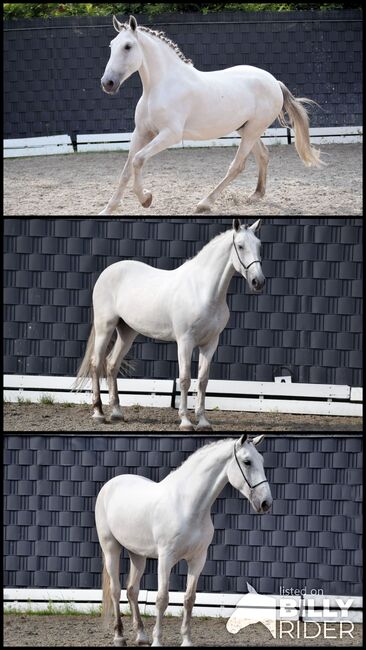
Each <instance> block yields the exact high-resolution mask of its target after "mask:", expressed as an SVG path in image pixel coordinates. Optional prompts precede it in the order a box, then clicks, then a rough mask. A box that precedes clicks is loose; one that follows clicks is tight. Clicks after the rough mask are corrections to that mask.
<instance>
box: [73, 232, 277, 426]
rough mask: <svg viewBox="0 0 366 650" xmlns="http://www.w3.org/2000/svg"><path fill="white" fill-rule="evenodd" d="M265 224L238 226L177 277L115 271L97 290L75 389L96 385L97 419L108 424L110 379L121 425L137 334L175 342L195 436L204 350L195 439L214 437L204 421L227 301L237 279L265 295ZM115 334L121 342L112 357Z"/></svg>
mask: <svg viewBox="0 0 366 650" xmlns="http://www.w3.org/2000/svg"><path fill="white" fill-rule="evenodd" d="M259 226H260V220H259V221H256V223H254V224H253V225H252V226H248V225H244V226H243V225H242V224H241V222H240V219H234V221H233V228H232V229H231V230H228V231H226V232H224V233H223V234H222V235H219V236H218V237H216V238H215V239H213V240H212V241H211V242H209V244H207V246H205V247H204V248H203V249H202V250H201V251H200V252H199V253H198V255H196V257H194V258H193V259H191V260H188V261H187V262H185V264H183V265H182V266H180V267H178V268H177V269H175V270H173V271H164V270H161V269H156V268H153V267H151V266H148V265H147V264H143V263H141V262H136V261H131V260H127V261H123V262H117V263H116V264H112V266H109V267H108V268H107V269H106V270H105V271H103V273H102V274H101V276H100V277H99V279H98V280H97V283H96V285H95V287H94V292H93V306H94V325H93V328H92V332H91V335H90V338H89V341H88V345H87V350H86V353H85V357H84V360H83V362H82V364H81V367H80V370H79V373H78V377H77V380H76V383H75V387H76V388H78V389H81V388H82V387H83V386H84V385H85V382H86V381H87V379H88V378H89V377H91V378H92V384H93V406H94V413H93V418H94V419H96V420H98V421H100V422H104V421H105V420H104V413H103V406H102V401H101V395H100V383H99V382H100V378H101V377H102V376H104V377H106V378H107V382H108V387H109V396H110V405H111V407H112V420H121V419H123V416H122V411H121V408H120V403H119V396H118V387H117V376H118V373H119V371H120V369H121V366H122V365H123V360H124V358H125V356H126V354H127V353H128V352H129V350H130V348H131V346H132V344H133V342H134V340H135V338H136V337H137V336H138V334H143V335H144V336H148V337H150V338H153V339H158V340H161V341H176V342H177V345H178V361H179V373H180V387H181V403H180V409H179V416H180V418H181V424H180V430H181V431H194V427H193V424H192V422H191V420H190V419H189V414H188V393H189V389H190V385H191V364H192V354H193V350H194V349H195V348H199V352H200V356H199V372H198V398H197V407H196V417H197V420H198V424H197V431H212V427H211V424H210V423H209V421H208V420H207V418H206V413H205V411H206V407H205V400H206V391H207V385H208V380H209V373H210V365H211V361H212V358H213V356H214V354H215V352H216V349H217V346H218V343H219V337H220V335H221V333H222V332H223V330H224V329H225V327H226V325H227V323H228V321H229V317H230V311H229V307H228V304H227V293H228V289H229V285H230V282H231V279H232V277H233V275H234V274H235V273H236V272H238V273H240V275H241V276H242V277H243V278H244V279H245V280H246V281H247V284H248V286H249V289H250V290H251V291H252V293H254V294H260V293H261V292H262V291H263V287H264V284H265V277H264V275H263V271H262V258H261V242H260V240H259V239H258V238H257V237H256V233H257V231H258V229H259ZM114 332H116V333H117V340H116V342H115V344H114V345H113V347H112V348H111V349H110V347H109V344H110V341H111V339H112V336H113V334H114Z"/></svg>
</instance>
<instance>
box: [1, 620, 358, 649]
mask: <svg viewBox="0 0 366 650" xmlns="http://www.w3.org/2000/svg"><path fill="white" fill-rule="evenodd" d="M181 622H182V621H181V619H180V618H171V617H167V618H165V619H164V624H163V642H164V645H166V646H167V647H174V646H179V645H180V644H181V637H180V632H179V630H180V626H181ZM226 622H227V621H226V619H222V618H218V619H217V618H216V619H215V618H211V619H199V618H194V619H193V622H192V641H193V643H194V645H195V646H198V647H216V648H220V647H222V646H227V647H230V646H231V647H233V646H240V647H250V646H287V647H293V646H299V647H312V646H334V647H339V646H353V647H355V646H357V647H362V625H361V624H355V628H354V630H353V632H352V636H353V638H351V637H350V636H344V637H343V638H340V630H339V624H337V623H332V625H331V628H332V631H329V632H326V634H327V635H329V636H333V638H325V637H324V632H323V629H322V632H321V633H320V634H319V635H318V637H317V638H313V639H310V638H308V639H305V638H304V629H303V623H301V624H300V630H299V631H300V633H299V635H298V636H299V637H300V638H299V639H297V638H294V639H291V638H289V637H288V636H283V638H276V639H274V638H273V637H272V635H271V633H270V632H269V630H268V629H267V628H266V627H264V626H263V625H262V624H261V623H256V624H255V625H251V626H249V627H247V628H246V629H244V630H241V631H240V632H239V633H238V634H236V635H233V634H230V633H229V632H228V631H227V630H226ZM154 624H155V619H154V618H147V619H145V626H146V630H147V632H148V634H149V636H150V638H151V634H152V628H153V626H154ZM328 625H329V624H328ZM124 628H125V636H126V638H127V645H128V646H135V645H136V644H135V643H134V638H135V635H134V634H133V632H132V629H131V619H130V618H129V617H127V618H126V617H125V618H124ZM317 632H318V629H317V627H316V624H315V623H308V632H307V633H308V636H315V635H316V634H317ZM294 634H295V633H294ZM277 636H278V637H279V636H280V634H279V631H278V632H277ZM295 636H297V634H296V635H295ZM334 637H335V638H334ZM4 646H5V647H9V646H11V647H15V646H22V647H26V646H31V647H40V646H43V647H49V648H53V647H61V646H66V647H69V648H72V647H79V646H84V647H108V646H113V631H112V629H110V630H109V631H108V630H106V629H105V628H104V627H103V624H102V621H101V619H100V617H99V616H86V615H84V616H34V615H33V616H30V615H25V614H22V615H20V614H18V615H6V616H5V617H4Z"/></svg>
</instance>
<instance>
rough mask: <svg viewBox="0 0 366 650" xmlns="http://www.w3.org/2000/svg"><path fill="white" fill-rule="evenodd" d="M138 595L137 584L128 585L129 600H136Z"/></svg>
mask: <svg viewBox="0 0 366 650" xmlns="http://www.w3.org/2000/svg"><path fill="white" fill-rule="evenodd" d="M137 597H138V590H137V589H136V587H135V585H129V586H128V587H127V598H128V600H136V599H137Z"/></svg>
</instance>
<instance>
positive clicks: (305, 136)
mask: <svg viewBox="0 0 366 650" xmlns="http://www.w3.org/2000/svg"><path fill="white" fill-rule="evenodd" d="M278 83H279V84H280V86H281V90H282V93H283V107H282V110H281V112H280V114H279V116H278V121H279V123H280V124H281V125H282V126H284V127H288V126H289V125H290V126H292V128H293V129H294V131H295V147H296V150H297V153H298V154H299V156H300V158H301V160H302V161H303V162H304V163H305V165H307V166H308V167H312V166H314V167H320V166H321V165H325V163H324V162H323V161H322V160H320V151H318V150H317V149H314V147H312V146H311V144H310V136H309V117H308V113H307V110H306V108H305V107H304V104H317V103H316V102H314V101H313V100H312V99H307V98H306V97H294V96H293V94H292V93H291V92H290V91H289V89H288V88H286V86H285V84H283V83H282V82H281V81H279V82H278ZM285 113H287V115H288V116H289V118H290V123H288V121H287V120H286V118H285V115H284V114H285Z"/></svg>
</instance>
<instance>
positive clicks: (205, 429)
mask: <svg viewBox="0 0 366 650" xmlns="http://www.w3.org/2000/svg"><path fill="white" fill-rule="evenodd" d="M196 431H197V433H201V431H213V428H212V427H197V429H196Z"/></svg>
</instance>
